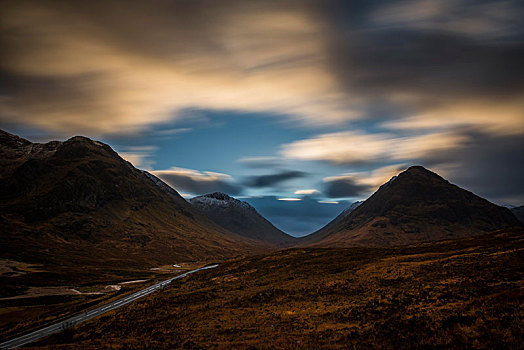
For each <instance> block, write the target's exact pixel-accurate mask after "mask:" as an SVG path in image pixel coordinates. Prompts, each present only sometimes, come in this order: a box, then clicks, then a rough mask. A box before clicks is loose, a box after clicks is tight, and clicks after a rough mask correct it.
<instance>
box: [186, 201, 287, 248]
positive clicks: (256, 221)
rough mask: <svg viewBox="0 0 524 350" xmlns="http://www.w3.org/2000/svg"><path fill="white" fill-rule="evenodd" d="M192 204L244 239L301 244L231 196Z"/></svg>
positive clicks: (247, 205) (282, 244) (253, 209)
mask: <svg viewBox="0 0 524 350" xmlns="http://www.w3.org/2000/svg"><path fill="white" fill-rule="evenodd" d="M190 203H191V204H192V205H193V206H194V207H195V208H197V209H198V210H200V211H202V212H203V213H204V214H205V215H206V216H207V217H208V218H210V219H211V220H212V221H214V222H215V223H216V224H217V225H219V226H221V227H223V228H225V229H227V230H229V231H231V232H235V233H237V234H238V235H240V236H243V237H246V238H249V239H254V240H257V241H262V242H266V243H270V244H275V245H277V246H289V245H291V244H293V243H295V242H296V241H297V239H296V238H294V237H291V236H290V235H288V234H286V233H284V232H282V231H280V230H279V229H278V228H276V227H275V226H273V224H272V223H270V222H269V221H268V220H267V219H266V218H264V217H263V216H262V215H260V214H259V213H258V212H257V211H256V210H255V208H253V207H252V206H251V205H249V204H248V203H246V202H242V201H239V200H238V199H235V198H232V197H230V196H228V195H227V194H224V193H220V192H215V193H210V194H206V195H204V196H199V197H195V198H192V199H191V200H190Z"/></svg>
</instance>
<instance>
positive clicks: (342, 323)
mask: <svg viewBox="0 0 524 350" xmlns="http://www.w3.org/2000/svg"><path fill="white" fill-rule="evenodd" d="M523 252H524V231H522V230H520V231H508V232H498V233H496V234H488V235H482V236H477V237H474V238H464V239H460V240H455V241H444V242H437V243H424V244H418V245H413V246H406V247H398V248H380V249H379V248H375V249H374V248H350V249H320V248H318V249H313V248H306V249H291V250H286V251H281V252H278V253H274V254H271V255H264V256H254V257H248V258H243V259H238V260H233V261H230V262H227V263H223V264H222V265H221V266H220V267H219V268H217V269H215V270H211V271H206V272H201V273H199V274H196V275H193V276H191V277H189V278H186V279H185V280H182V281H180V282H178V283H176V284H174V285H172V286H171V287H170V288H168V289H167V290H164V291H162V292H160V293H155V294H153V295H151V296H149V297H147V298H145V299H144V300H141V301H138V302H135V303H133V304H132V305H129V306H127V307H125V308H124V309H122V310H119V311H113V312H111V313H110V314H108V315H106V316H102V317H100V318H98V319H96V320H93V321H90V322H89V323H87V324H84V325H81V326H79V327H76V328H75V329H73V330H70V331H67V332H65V333H62V334H60V335H56V336H53V337H51V338H50V339H47V340H44V341H42V342H41V343H40V344H39V345H40V346H46V344H53V346H56V345H58V347H59V348H60V347H61V346H63V347H65V348H69V347H71V346H72V345H73V344H74V346H75V347H80V348H81V347H85V348H101V347H108V346H109V345H111V346H113V347H115V348H144V347H146V348H177V347H185V348H199V347H218V348H231V347H235V348H249V347H251V346H254V347H255V348H272V347H273V348H289V349H293V348H322V347H323V348H328V347H329V348H352V347H357V348H383V349H395V348H417V347H425V348H426V347H434V348H471V347H473V348H508V349H511V348H514V349H516V348H519V347H520V345H521V344H522V343H523V342H524V336H523V334H524V331H523V330H524V322H523V316H524V310H523V307H522V305H523V304H524V303H523V301H524V289H523V283H524V271H522V266H524V254H523ZM53 348H54V347H53Z"/></svg>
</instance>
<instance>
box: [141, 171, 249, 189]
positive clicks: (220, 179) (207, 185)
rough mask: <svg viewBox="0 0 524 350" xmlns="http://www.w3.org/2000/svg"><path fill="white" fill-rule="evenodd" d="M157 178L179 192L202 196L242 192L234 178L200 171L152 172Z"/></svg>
mask: <svg viewBox="0 0 524 350" xmlns="http://www.w3.org/2000/svg"><path fill="white" fill-rule="evenodd" d="M151 173H152V174H153V175H155V176H158V177H159V178H160V179H162V180H163V181H165V182H166V183H168V184H169V185H170V186H171V187H173V188H174V189H175V190H177V191H178V192H189V193H191V194H195V195H202V194H206V193H210V192H224V193H226V194H229V195H237V194H240V193H241V192H242V186H240V185H239V184H237V183H236V182H235V181H234V179H233V177H232V176H230V175H228V174H222V173H217V172H212V171H198V170H193V169H184V168H177V167H173V168H170V169H167V170H155V171H151Z"/></svg>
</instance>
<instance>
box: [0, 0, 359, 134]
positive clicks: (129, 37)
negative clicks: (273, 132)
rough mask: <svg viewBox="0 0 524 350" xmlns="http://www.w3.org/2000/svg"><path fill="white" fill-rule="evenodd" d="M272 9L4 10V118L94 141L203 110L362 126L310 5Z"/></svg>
mask: <svg viewBox="0 0 524 350" xmlns="http://www.w3.org/2000/svg"><path fill="white" fill-rule="evenodd" d="M275 5H277V3H272V4H269V5H266V4H264V3H258V4H253V5H252V6H251V5H248V4H244V3H243V2H238V1H226V3H221V4H220V5H219V4H210V3H206V4H204V3H200V2H192V3H191V4H189V3H188V2H185V1H173V2H154V3H140V2H132V3H127V2H126V3H125V6H124V4H123V3H122V2H120V1H114V0H113V1H111V0H109V1H104V2H90V3H72V2H69V3H61V2H54V1H40V2H12V3H9V4H8V3H2V11H1V13H2V15H1V16H2V23H3V28H4V30H3V31H2V34H1V36H0V41H1V42H2V47H3V48H4V49H5V50H4V53H5V54H4V55H2V58H1V59H0V69H2V70H3V73H4V74H3V75H5V76H6V77H7V78H8V79H4V90H5V95H4V96H5V97H4V98H2V101H1V104H0V108H1V109H0V111H1V112H2V118H5V119H7V120H17V121H18V122H21V123H27V124H32V125H37V126H38V127H41V128H45V129H49V130H58V131H62V132H65V133H78V132H84V133H85V132H89V133H90V134H91V135H96V134H104V133H126V132H137V131H140V130H143V129H146V128H148V127H149V126H150V125H151V124H154V123H163V122H167V121H170V120H175V119H179V118H183V117H184V116H183V113H182V111H183V110H184V109H187V108H194V107H197V108H200V109H213V110H242V111H248V112H253V111H254V112H260V111H263V112H273V113H278V114H279V115H288V116H289V117H290V118H293V119H296V120H301V121H303V122H304V123H312V124H315V125H318V124H326V123H328V124H329V123H333V122H337V121H341V120H348V119H351V118H353V116H352V115H351V114H352V113H351V112H350V110H348V109H347V108H346V107H348V106H349V104H348V103H347V101H348V97H347V96H345V95H346V94H345V93H344V92H342V91H340V90H339V89H338V87H337V84H336V83H335V80H334V79H333V77H332V76H331V73H330V72H329V70H328V69H327V68H326V67H325V65H324V63H323V62H325V61H326V54H325V51H324V50H323V45H324V44H323V42H322V40H321V37H320V36H319V35H318V34H319V32H320V31H321V30H322V29H321V26H322V23H321V22H320V21H319V19H318V18H316V17H314V16H310V14H309V12H308V9H307V6H302V5H299V4H297V3H295V4H294V2H287V3H282V4H278V5H277V6H275ZM123 8H125V9H124V10H123ZM328 115H329V116H330V117H329V118H325V117H326V116H328Z"/></svg>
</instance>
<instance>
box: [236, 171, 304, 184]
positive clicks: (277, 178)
mask: <svg viewBox="0 0 524 350" xmlns="http://www.w3.org/2000/svg"><path fill="white" fill-rule="evenodd" d="M305 176H307V174H306V173H304V172H302V171H296V170H282V171H280V172H278V173H275V174H269V175H256V176H249V177H247V178H246V180H245V181H244V184H245V185H246V186H248V187H253V188H264V187H273V186H277V185H280V184H281V183H283V182H285V181H289V180H293V179H299V178H302V177H305Z"/></svg>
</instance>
